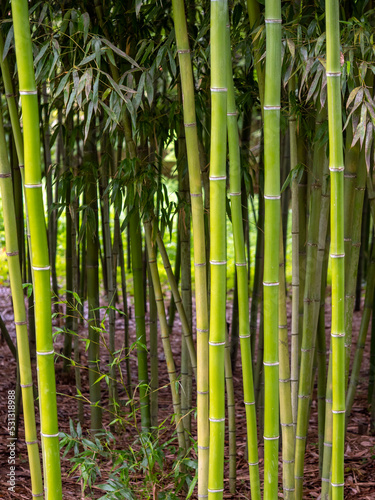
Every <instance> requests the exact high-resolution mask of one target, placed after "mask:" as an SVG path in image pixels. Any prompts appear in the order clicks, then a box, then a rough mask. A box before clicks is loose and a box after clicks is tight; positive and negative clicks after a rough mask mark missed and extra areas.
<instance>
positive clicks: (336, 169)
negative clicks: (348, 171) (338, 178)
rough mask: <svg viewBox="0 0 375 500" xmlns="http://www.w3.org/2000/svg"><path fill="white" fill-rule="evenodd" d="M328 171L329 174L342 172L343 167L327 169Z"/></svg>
mask: <svg viewBox="0 0 375 500" xmlns="http://www.w3.org/2000/svg"><path fill="white" fill-rule="evenodd" d="M329 170H330V171H331V172H343V171H344V170H345V167H329Z"/></svg>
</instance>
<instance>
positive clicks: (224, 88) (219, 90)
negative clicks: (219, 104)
mask: <svg viewBox="0 0 375 500" xmlns="http://www.w3.org/2000/svg"><path fill="white" fill-rule="evenodd" d="M211 1H212V0H211ZM210 90H211V92H227V91H228V89H227V88H226V87H211V89H210Z"/></svg>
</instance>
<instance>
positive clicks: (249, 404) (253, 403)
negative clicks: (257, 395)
mask: <svg viewBox="0 0 375 500" xmlns="http://www.w3.org/2000/svg"><path fill="white" fill-rule="evenodd" d="M244 404H245V405H246V406H252V405H255V401H251V402H248V401H244Z"/></svg>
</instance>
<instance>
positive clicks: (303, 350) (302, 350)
mask: <svg viewBox="0 0 375 500" xmlns="http://www.w3.org/2000/svg"><path fill="white" fill-rule="evenodd" d="M314 349H315V347H310V348H309V349H302V348H301V352H310V351H313V350H314Z"/></svg>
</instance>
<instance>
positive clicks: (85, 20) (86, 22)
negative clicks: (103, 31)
mask: <svg viewBox="0 0 375 500" xmlns="http://www.w3.org/2000/svg"><path fill="white" fill-rule="evenodd" d="M82 20H83V41H84V42H85V43H86V40H87V37H88V34H89V26H90V16H89V14H88V12H84V13H83V14H82Z"/></svg>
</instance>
